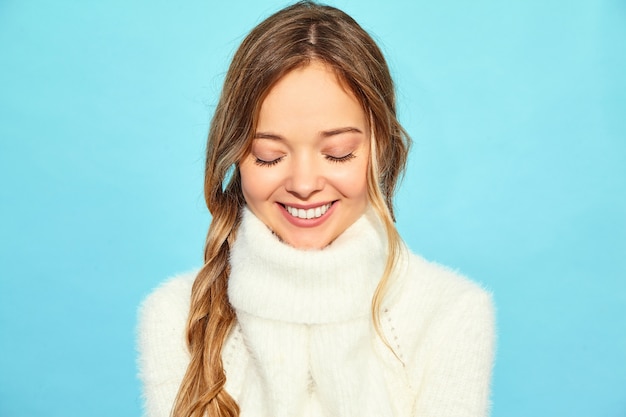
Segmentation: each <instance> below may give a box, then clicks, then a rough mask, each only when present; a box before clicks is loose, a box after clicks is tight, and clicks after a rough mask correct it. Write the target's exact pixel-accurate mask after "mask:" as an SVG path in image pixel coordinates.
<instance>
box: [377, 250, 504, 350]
mask: <svg viewBox="0 0 626 417" xmlns="http://www.w3.org/2000/svg"><path fill="white" fill-rule="evenodd" d="M405 255H406V256H405V259H404V262H403V263H402V265H403V267H402V268H401V270H400V271H399V273H398V276H397V277H396V278H397V279H396V282H395V283H394V284H393V286H392V288H391V297H390V301H389V303H388V305H387V306H386V312H387V316H388V320H389V323H390V324H391V325H393V327H394V330H393V331H394V332H396V333H398V337H400V339H402V344H403V345H405V350H406V352H405V353H406V354H408V355H409V356H411V352H414V351H415V350H416V349H418V345H420V344H423V343H424V342H426V341H429V340H430V341H434V340H437V339H444V340H449V339H450V338H453V337H454V336H451V335H453V334H462V333H463V334H467V335H468V337H470V338H475V339H476V340H477V341H478V342H479V343H483V342H488V343H492V341H493V338H494V332H495V318H494V316H495V313H494V305H493V300H492V294H491V293H490V292H489V291H487V290H486V289H485V288H484V287H483V286H481V285H480V284H478V283H477V282H475V281H473V280H470V279H469V278H467V277H465V276H464V275H462V274H460V273H459V272H458V271H455V270H453V269H451V268H448V267H446V266H443V265H440V264H437V263H435V262H431V261H427V260H426V259H424V258H422V257H421V256H419V255H416V254H413V253H410V252H408V250H407V252H406V253H405Z"/></svg>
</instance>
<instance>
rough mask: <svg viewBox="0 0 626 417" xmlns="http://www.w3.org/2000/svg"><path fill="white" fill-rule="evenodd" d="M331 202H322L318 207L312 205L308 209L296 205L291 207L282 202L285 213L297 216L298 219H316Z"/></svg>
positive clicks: (324, 211)
mask: <svg viewBox="0 0 626 417" xmlns="http://www.w3.org/2000/svg"><path fill="white" fill-rule="evenodd" d="M333 203H334V201H333V202H332V203H328V204H323V205H321V206H318V207H313V208H309V209H301V208H296V207H291V206H288V205H286V204H283V207H285V210H287V213H289V214H291V216H293V217H297V218H299V219H317V218H318V217H322V216H323V215H324V214H325V213H326V212H327V211H328V209H329V208H330V207H331V206H332V205H333Z"/></svg>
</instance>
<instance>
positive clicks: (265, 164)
mask: <svg viewBox="0 0 626 417" xmlns="http://www.w3.org/2000/svg"><path fill="white" fill-rule="evenodd" d="M282 159H283V158H282V157H281V158H276V159H274V160H272V161H264V160H262V159H259V158H255V161H254V163H255V164H257V165H258V166H261V167H272V166H274V165H276V164H277V163H279V162H280V161H281V160H282Z"/></svg>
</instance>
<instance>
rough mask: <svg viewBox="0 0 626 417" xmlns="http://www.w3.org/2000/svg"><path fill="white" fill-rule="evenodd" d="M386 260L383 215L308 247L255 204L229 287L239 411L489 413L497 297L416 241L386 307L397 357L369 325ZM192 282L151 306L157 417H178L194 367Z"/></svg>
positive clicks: (232, 373) (169, 288)
mask: <svg viewBox="0 0 626 417" xmlns="http://www.w3.org/2000/svg"><path fill="white" fill-rule="evenodd" d="M385 259H386V237H385V235H384V233H383V231H382V227H381V225H380V222H379V221H378V219H377V218H376V216H375V215H374V214H373V212H372V211H369V212H368V213H366V215H364V216H363V217H361V218H360V219H359V220H357V222H355V224H354V225H352V226H351V227H350V228H349V229H348V230H346V231H345V232H344V233H343V234H342V235H341V236H340V237H339V238H337V239H336V240H335V241H334V242H333V243H332V244H331V245H329V246H328V247H327V248H325V249H323V250H315V251H304V250H298V249H295V248H293V247H291V246H288V245H286V244H284V243H282V242H280V241H279V240H278V238H277V237H276V236H274V235H273V234H272V233H271V232H270V231H269V230H268V229H267V228H266V227H265V225H264V224H263V223H262V222H261V221H259V220H258V219H257V218H256V217H255V216H254V215H253V214H252V213H251V212H250V211H248V210H247V209H244V214H243V220H242V224H241V227H240V229H239V232H238V237H237V240H236V243H235V245H234V247H233V248H232V251H231V276H230V279H229V288H228V295H229V300H230V302H231V304H232V305H233V307H234V308H235V310H236V313H237V322H236V324H235V326H234V327H233V329H232V331H231V333H230V335H229V337H228V339H227V340H226V343H225V346H224V349H223V352H222V358H223V363H224V369H225V372H226V377H227V382H226V390H227V391H228V392H229V393H230V394H231V395H232V396H233V397H234V399H235V400H236V401H237V403H238V404H239V406H240V409H241V417H296V416H310V417H321V416H326V417H367V416H376V417H392V416H396V417H401V416H407V417H408V416H415V417H453V416H458V417H478V416H487V415H488V413H489V385H490V380H491V368H492V361H493V349H494V317H493V307H492V302H491V298H490V296H489V294H488V293H486V292H485V291H484V290H482V289H481V288H480V287H478V286H477V285H476V284H474V283H472V282H471V281H469V280H467V279H465V278H463V277H461V276H459V275H457V274H456V273H454V272H452V271H450V270H449V269H446V268H444V267H441V266H439V265H436V264H433V263H429V262H427V261H425V260H423V259H422V258H420V257H418V256H416V255H413V254H411V253H409V251H408V250H406V249H405V250H404V252H403V254H402V256H401V260H400V261H399V262H398V264H397V266H396V271H395V273H394V276H393V280H392V284H391V286H390V289H389V291H388V293H387V295H386V296H385V299H384V302H383V305H382V309H381V311H382V317H381V324H382V330H383V332H384V335H385V337H386V339H387V341H388V342H389V344H390V345H391V347H392V348H393V349H394V352H395V355H394V353H392V352H391V351H390V350H389V349H388V348H387V347H386V346H385V345H384V343H383V342H382V341H381V340H380V338H379V337H378V336H377V334H376V332H375V330H374V327H373V324H372V319H371V298H372V294H373V292H374V289H375V288H376V285H377V283H378V280H379V278H380V276H381V275H382V271H383V268H384V263H385ZM194 277H195V274H187V275H182V276H179V277H176V278H174V279H172V280H170V281H167V282H166V283H165V284H163V285H162V286H160V287H159V288H158V289H157V290H155V291H154V292H153V293H152V294H151V295H150V296H149V297H148V298H147V299H146V301H145V302H144V304H143V306H142V308H141V311H140V322H139V367H140V376H141V379H142V382H143V386H144V396H145V414H146V415H147V416H149V417H166V416H169V413H170V410H171V408H172V405H173V401H174V398H175V396H176V393H177V390H178V386H179V384H180V382H181V380H182V377H183V375H184V373H185V370H186V368H187V364H188V361H189V354H188V352H187V349H186V346H185V342H184V331H185V324H186V317H187V314H188V309H189V297H190V291H191V285H192V283H193V279H194ZM396 355H397V356H396Z"/></svg>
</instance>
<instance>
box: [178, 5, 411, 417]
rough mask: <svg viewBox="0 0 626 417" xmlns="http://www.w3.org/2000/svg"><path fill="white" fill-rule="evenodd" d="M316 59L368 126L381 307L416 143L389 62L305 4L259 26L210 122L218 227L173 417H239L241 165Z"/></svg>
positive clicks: (326, 11) (357, 32) (338, 19)
mask: <svg viewBox="0 0 626 417" xmlns="http://www.w3.org/2000/svg"><path fill="white" fill-rule="evenodd" d="M313 61H319V62H322V63H324V64H326V65H327V66H328V67H329V68H331V69H332V70H334V71H335V73H336V75H337V77H338V79H339V80H340V81H341V82H342V83H344V85H345V86H346V88H347V89H348V90H349V91H350V92H351V93H352V94H354V96H355V97H356V99H357V100H358V101H359V103H360V104H361V106H362V107H363V109H364V111H365V112H366V114H367V115H369V118H370V125H371V126H370V131H371V138H370V144H371V152H370V161H369V164H368V171H367V180H368V198H369V200H370V204H371V205H372V207H373V208H374V210H375V211H376V213H377V214H378V216H379V217H380V219H381V221H382V223H383V224H384V226H385V230H386V233H387V236H388V256H387V263H386V268H385V270H384V273H383V276H382V277H381V279H380V282H379V284H378V288H377V289H376V292H375V294H374V296H373V299H372V319H373V322H374V325H375V327H376V330H377V333H378V334H379V336H380V337H381V338H382V339H383V340H384V341H385V337H384V335H383V333H382V331H381V328H380V319H379V316H380V305H381V301H382V298H383V296H384V293H385V289H386V287H387V286H388V283H389V280H390V277H391V275H392V271H393V267H394V264H395V261H396V259H397V257H398V254H399V250H400V238H399V236H398V233H397V231H396V228H395V225H394V214H393V201H392V200H393V195H394V191H395V188H396V184H397V182H398V179H399V176H400V175H401V173H402V172H403V170H404V167H405V164H406V158H407V154H408V150H409V146H410V138H409V137H408V135H407V134H406V132H405V131H404V130H403V128H402V127H401V125H400V124H399V122H398V120H397V118H396V107H395V93H394V85H393V81H392V79H391V76H390V73H389V69H388V66H387V63H386V61H385V58H384V57H383V54H382V53H381V51H380V49H379V48H378V46H377V45H376V43H375V42H374V40H373V39H372V38H371V37H370V36H369V35H368V33H367V32H366V31H365V30H363V29H362V28H361V26H359V24H358V23H357V22H355V21H354V19H352V18H351V17H350V16H348V15H347V14H346V13H344V12H342V11H341V10H339V9H336V8H334V7H330V6H326V5H320V4H317V3H314V2H311V1H301V2H298V3H296V4H293V5H291V6H288V7H286V8H284V9H282V10H280V11H278V12H276V13H275V14H273V15H271V16H270V17H268V18H267V19H265V20H264V21H263V22H261V23H260V24H259V25H258V26H256V27H255V28H254V29H253V30H252V31H251V32H250V33H249V34H248V35H247V36H246V38H245V39H244V40H243V42H242V43H241V45H240V47H239V48H238V50H237V51H236V53H235V55H234V57H233V60H232V62H231V64H230V67H229V69H228V72H227V74H226V77H225V80H224V86H223V89H222V93H221V96H220V99H219V102H218V104H217V107H216V109H215V113H214V116H213V119H212V122H211V127H210V130H209V136H208V141H207V151H206V168H205V182H204V194H205V199H206V204H207V207H208V209H209V211H210V212H211V216H212V220H211V225H210V227H209V231H208V235H207V238H206V245H205V251H204V266H203V267H202V269H201V270H200V271H199V273H198V275H197V277H196V279H195V281H194V284H193V287H192V292H191V306H190V311H189V317H188V321H187V333H186V338H187V340H186V342H187V345H188V349H189V352H190V362H189V366H188V368H187V371H186V373H185V376H184V378H183V381H182V383H181V385H180V388H179V391H178V395H177V397H176V401H175V404H174V408H173V410H172V415H173V416H174V417H202V416H209V417H226V416H228V417H232V416H238V415H239V407H238V405H237V403H236V402H235V400H234V399H233V398H232V397H231V396H230V395H229V394H228V393H227V392H226V390H225V389H224V384H225V382H226V375H225V373H224V368H223V363H222V359H221V353H222V347H223V345H224V342H225V340H226V338H227V336H228V334H229V331H230V329H231V327H232V325H233V323H234V321H235V313H234V311H233V308H232V306H231V305H230V303H229V301H228V295H227V286H228V277H229V273H230V266H229V254H230V247H231V246H232V244H233V242H234V240H235V237H236V233H237V229H238V227H239V224H240V222H241V210H242V207H243V206H244V205H245V199H244V197H243V193H242V190H241V179H240V174H239V169H238V163H239V161H241V160H242V159H243V158H244V157H245V156H246V155H247V154H248V152H249V149H250V145H251V142H252V138H253V136H254V132H255V128H256V124H257V118H258V114H259V110H260V107H261V104H262V103H263V100H264V98H265V97H266V96H267V94H268V92H269V90H270V89H271V88H272V86H273V85H274V84H275V83H276V82H277V81H278V80H279V79H280V78H281V77H282V76H284V75H285V74H287V73H288V72H290V71H292V70H293V69H295V68H299V67H302V66H306V65H308V64H309V63H311V62H313Z"/></svg>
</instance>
